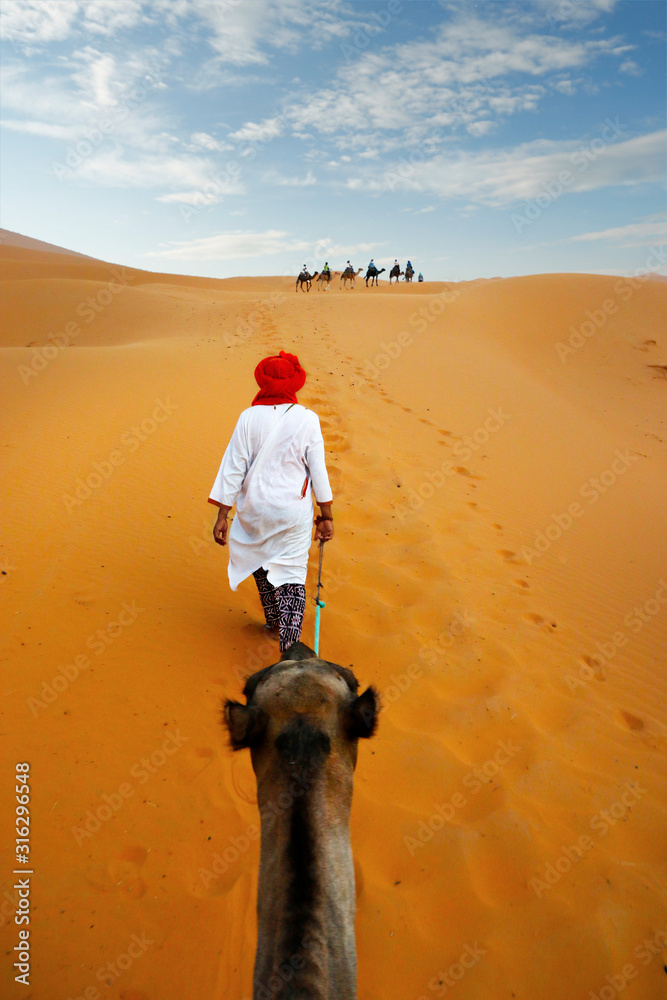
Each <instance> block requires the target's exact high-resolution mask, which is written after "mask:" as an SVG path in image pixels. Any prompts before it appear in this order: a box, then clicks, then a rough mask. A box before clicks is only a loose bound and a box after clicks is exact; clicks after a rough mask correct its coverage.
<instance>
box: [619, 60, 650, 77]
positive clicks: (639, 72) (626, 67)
mask: <svg viewBox="0 0 667 1000" xmlns="http://www.w3.org/2000/svg"><path fill="white" fill-rule="evenodd" d="M618 69H619V72H620V73H628V74H629V76H643V75H644V71H643V69H642V68H641V67H640V66H638V65H637V63H636V62H635V61H634V59H626V60H625V61H624V62H622V63H621V65H620V66H619V67H618Z"/></svg>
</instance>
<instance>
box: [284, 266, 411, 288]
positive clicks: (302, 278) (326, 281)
mask: <svg viewBox="0 0 667 1000" xmlns="http://www.w3.org/2000/svg"><path fill="white" fill-rule="evenodd" d="M362 270H363V268H361V267H360V268H358V270H356V271H355V269H354V268H353V266H352V264H351V263H350V262H349V260H348V262H347V265H346V267H345V268H344V269H343V270H342V271H341V272H340V281H339V283H338V287H339V288H348V286H349V288H351V289H352V288H354V287H355V285H356V283H357V278H358V276H359V275H360V274H361V272H362ZM386 270H387V269H386V268H385V267H381V268H378V267H377V266H376V264H375V262H374V261H373V260H371V262H370V264H369V265H368V267H367V269H366V274H365V281H366V288H368V282H369V281H370V284H371V288H372V287H373V286H375V287H377V286H378V278H379V276H380V275H381V274H383V273H384V272H385V271H386ZM338 274H339V272H338V271H331V269H330V267H329V264H328V263H325V265H324V267H323V269H322V271H321V272H320V271H314V272H313V273H312V274H311V273H310V271H309V270H308V268H307V267H306V265H305V264H304V265H303V269H302V271H301V272H300V273H299V274H298V275H297V278H296V285H295V288H294V290H295V291H296V292H298V291H299V289H301V291H302V292H303V291H306V292H309V291H310V286H311V285H312V283H313V281H315V279H317V290H318V291H325V292H326V291H328V290H329V285H330V284H331V282H332V281H333V279H334V278H335V277H337V276H338ZM414 274H415V269H414V267H413V266H412V263H411V262H410V261H408V262H407V264H406V265H405V270H404V271H402V270H401V267H400V264H399V263H398V261H394V266H393V267H392V269H391V271H390V272H389V284H390V285H391V284H393V281H394V278H395V279H396V283H397V284H398V282H399V280H400V279H401V278H404V280H405V281H407V282H410V281H412V280H413V278H414ZM418 280H419V281H420V282H421V281H423V280H424V277H423V275H422V274H420V275H419V278H418Z"/></svg>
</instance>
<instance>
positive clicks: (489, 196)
mask: <svg viewBox="0 0 667 1000" xmlns="http://www.w3.org/2000/svg"><path fill="white" fill-rule="evenodd" d="M582 148H583V149H588V150H589V151H590V152H591V156H590V157H587V156H586V155H585V153H582V152H581V150H582ZM563 171H565V172H567V173H568V174H569V176H570V181H569V183H568V184H567V185H565V186H563V185H561V187H562V188H563V187H564V189H565V190H567V191H569V192H575V191H578V192H581V191H593V190H597V189H599V188H606V187H613V186H616V185H624V186H632V185H637V184H645V183H652V182H658V183H661V182H663V181H664V178H665V132H654V133H651V134H649V135H644V136H638V137H637V138H633V139H628V140H626V141H624V142H616V143H610V144H605V143H603V144H602V149H601V151H600V152H597V153H593V152H592V151H591V146H590V144H584V143H582V142H581V141H572V140H568V141H562V142H553V141H546V140H536V141H533V142H529V143H523V144H521V145H520V146H518V147H516V148H515V149H512V150H507V151H505V150H501V151H495V150H494V151H485V152H482V153H465V152H458V153H456V154H453V155H444V154H441V155H438V156H434V157H432V158H431V159H429V160H426V161H424V162H415V163H414V164H409V163H407V161H406V162H405V163H400V162H399V163H395V164H394V165H392V166H391V167H390V168H389V169H388V170H387V171H386V172H385V173H384V174H377V173H376V174H374V175H364V176H357V177H353V178H350V179H349V180H348V182H347V184H348V187H349V188H351V189H352V190H361V189H364V190H375V191H378V192H381V191H388V190H391V191H395V190H404V191H418V192H425V193H429V194H437V195H439V196H440V197H441V198H466V199H468V200H470V201H473V202H478V203H481V204H485V205H490V206H493V207H506V206H509V205H512V204H516V203H517V202H520V201H522V200H525V201H529V200H530V199H532V198H535V197H537V195H540V194H544V191H545V185H548V184H549V183H552V184H553V183H556V182H557V181H558V178H559V174H561V172H563Z"/></svg>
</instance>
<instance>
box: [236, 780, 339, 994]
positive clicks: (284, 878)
mask: <svg viewBox="0 0 667 1000" xmlns="http://www.w3.org/2000/svg"><path fill="white" fill-rule="evenodd" d="M351 791H352V788H351V782H350V788H349V794H347V795H344V796H343V801H341V796H340V792H337V794H336V795H335V796H331V794H330V793H329V794H328V793H327V787H326V780H325V775H324V773H323V772H321V773H320V774H319V775H318V776H317V777H315V778H314V779H312V778H311V779H310V780H303V781H299V779H298V778H293V779H292V780H291V781H289V780H288V781H286V782H285V784H284V787H283V789H282V790H281V791H280V792H279V793H278V795H277V797H276V786H275V784H273V785H272V796H271V799H269V798H268V797H265V796H263V795H262V794H261V789H260V790H259V805H260V814H261V817H262V839H261V855H260V871H259V885H258V900H257V917H258V944H257V957H256V961H255V982H254V997H253V1000H261V998H264V1000H266V998H267V996H268V997H270V998H271V1000H287V998H288V997H291V996H292V995H294V996H296V995H301V993H300V992H299V991H303V993H304V995H306V994H307V995H308V996H309V997H312V998H313V1000H334V998H335V1000H355V998H356V949H355V937H354V914H355V886H354V867H353V863H352V850H351V846H350V832H349V811H350V802H351ZM332 803H334V805H333V806H332ZM267 991H268V993H267Z"/></svg>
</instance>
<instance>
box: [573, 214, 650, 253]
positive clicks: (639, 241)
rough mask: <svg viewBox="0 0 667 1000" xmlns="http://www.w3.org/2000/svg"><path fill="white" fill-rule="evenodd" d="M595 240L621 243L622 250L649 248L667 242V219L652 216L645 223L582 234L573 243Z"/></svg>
mask: <svg viewBox="0 0 667 1000" xmlns="http://www.w3.org/2000/svg"><path fill="white" fill-rule="evenodd" d="M593 240H607V241H612V242H618V241H621V243H620V246H621V247H622V248H628V247H647V246H651V245H652V244H653V243H655V242H656V241H658V240H659V241H665V242H667V218H665V216H651V218H650V219H646V220H644V221H643V222H635V223H631V224H630V225H627V226H617V227H615V228H613V229H603V230H601V231H600V232H597V233H581V234H580V235H579V236H572V237H571V242H572V243H587V242H590V241H593Z"/></svg>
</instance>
